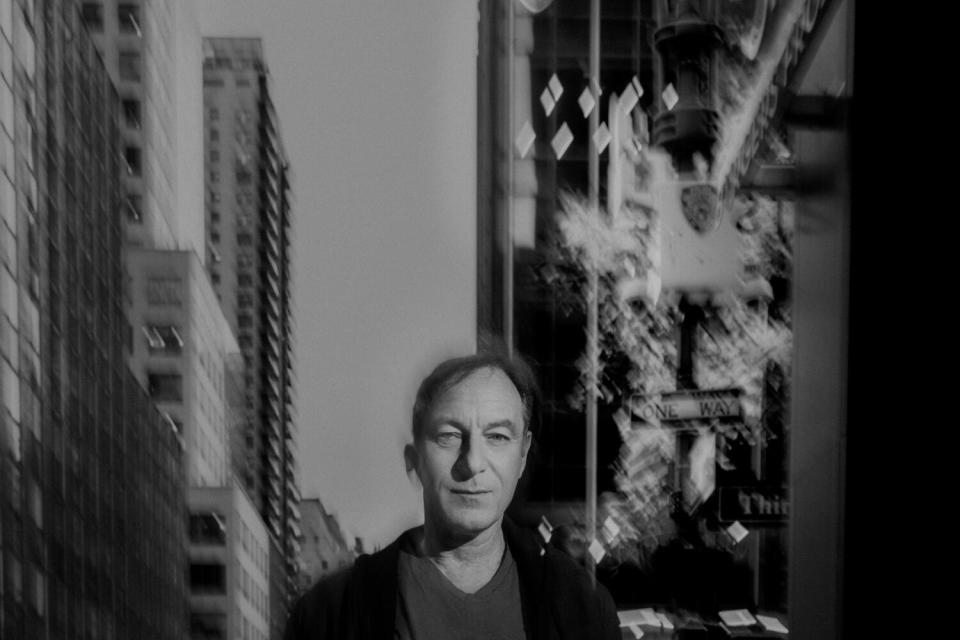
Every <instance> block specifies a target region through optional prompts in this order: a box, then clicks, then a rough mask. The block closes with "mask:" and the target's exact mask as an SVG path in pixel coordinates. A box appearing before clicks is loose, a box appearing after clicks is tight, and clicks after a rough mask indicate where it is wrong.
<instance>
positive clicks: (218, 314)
mask: <svg viewBox="0 0 960 640" xmlns="http://www.w3.org/2000/svg"><path fill="white" fill-rule="evenodd" d="M126 255H127V260H126V263H127V270H128V278H129V280H128V281H129V309H128V312H127V317H128V318H129V319H130V322H131V325H132V329H133V341H132V344H131V348H130V359H129V362H130V369H131V371H132V372H133V374H134V376H135V377H136V378H137V379H138V380H139V381H140V384H141V385H142V386H143V388H144V389H146V390H147V392H148V393H149V394H150V397H151V398H152V399H153V401H154V402H155V403H156V405H157V408H158V409H159V410H160V411H161V413H163V414H164V416H165V417H166V418H167V419H168V420H169V421H170V424H171V425H172V426H173V427H174V428H175V429H176V430H177V432H178V433H180V435H181V437H182V438H183V440H184V442H185V445H186V451H185V455H186V461H185V464H186V466H187V474H186V476H187V477H186V479H187V484H188V485H189V486H190V487H225V486H227V485H229V484H230V481H231V479H232V477H233V471H232V469H231V465H230V444H229V441H230V409H229V407H228V404H227V384H228V382H227V380H228V375H229V369H228V365H229V362H230V360H231V359H232V358H233V356H234V355H235V354H236V353H237V352H238V349H237V341H236V338H234V336H233V332H232V331H231V330H230V327H229V325H228V324H227V321H226V319H225V318H224V316H223V311H222V310H221V308H220V304H219V303H218V302H217V299H216V297H215V295H214V293H213V289H212V287H211V285H210V281H209V280H208V278H207V273H206V271H205V270H204V268H203V265H201V264H200V259H199V258H198V257H197V255H196V253H194V252H193V251H165V250H161V249H143V248H137V247H129V248H127V250H126Z"/></svg>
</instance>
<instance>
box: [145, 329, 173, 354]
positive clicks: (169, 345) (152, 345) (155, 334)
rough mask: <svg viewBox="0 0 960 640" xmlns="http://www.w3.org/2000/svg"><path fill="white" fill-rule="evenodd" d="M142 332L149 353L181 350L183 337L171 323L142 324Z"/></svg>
mask: <svg viewBox="0 0 960 640" xmlns="http://www.w3.org/2000/svg"><path fill="white" fill-rule="evenodd" d="M143 334H144V335H145V336H146V338H147V347H148V348H149V350H150V352H151V353H155V352H163V353H180V352H181V351H182V350H183V338H182V337H180V332H179V331H178V330H177V328H176V327H175V326H173V325H153V324H148V325H144V327H143Z"/></svg>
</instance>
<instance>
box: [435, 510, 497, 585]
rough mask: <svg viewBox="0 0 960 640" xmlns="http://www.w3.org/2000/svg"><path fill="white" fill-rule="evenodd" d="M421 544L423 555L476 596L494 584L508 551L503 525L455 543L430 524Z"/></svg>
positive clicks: (448, 577)
mask: <svg viewBox="0 0 960 640" xmlns="http://www.w3.org/2000/svg"><path fill="white" fill-rule="evenodd" d="M420 542H421V544H420V551H421V553H422V554H423V555H424V556H426V557H428V558H430V560H432V561H433V563H434V564H435V565H436V566H437V568H438V569H440V572H441V573H443V575H444V576H446V577H447V579H448V580H450V582H452V583H453V585H454V586H455V587H457V588H458V589H460V590H461V591H463V592H465V593H476V592H477V591H479V590H480V589H482V588H483V586H484V585H486V584H487V583H488V582H490V580H491V579H492V578H493V576H494V575H495V574H496V573H497V569H499V568H500V563H501V561H502V560H503V552H504V550H505V549H506V542H504V539H503V528H502V525H501V523H500V522H497V523H496V524H494V525H493V526H491V527H490V528H488V529H485V530H484V531H481V532H480V533H478V534H477V535H475V536H473V537H471V538H466V539H451V538H450V537H447V536H444V535H442V533H441V532H439V531H438V530H437V529H436V528H435V527H431V526H430V524H429V523H427V524H425V525H424V527H423V537H422V539H421V541H420Z"/></svg>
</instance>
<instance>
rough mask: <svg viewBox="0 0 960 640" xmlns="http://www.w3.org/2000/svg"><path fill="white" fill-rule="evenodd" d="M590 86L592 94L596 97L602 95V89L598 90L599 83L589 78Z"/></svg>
mask: <svg viewBox="0 0 960 640" xmlns="http://www.w3.org/2000/svg"><path fill="white" fill-rule="evenodd" d="M590 86H591V87H593V93H594V95H597V96H602V95H603V89H601V88H600V83H599V82H597V79H596V78H590Z"/></svg>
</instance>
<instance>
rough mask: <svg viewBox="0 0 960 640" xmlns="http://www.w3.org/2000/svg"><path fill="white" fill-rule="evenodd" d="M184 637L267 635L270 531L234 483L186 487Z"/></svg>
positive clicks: (256, 638) (257, 639)
mask: <svg viewBox="0 0 960 640" xmlns="http://www.w3.org/2000/svg"><path fill="white" fill-rule="evenodd" d="M188 502H189V510H190V519H189V523H190V524H189V536H190V551H189V555H190V568H189V571H188V575H189V580H190V584H189V588H190V637H191V638H248V639H249V640H266V639H267V638H269V637H270V624H269V618H270V603H269V592H270V584H269V579H268V576H269V569H270V551H269V549H270V536H269V535H268V534H267V529H266V527H264V525H263V520H262V519H261V518H260V514H258V513H257V510H256V508H255V507H254V506H253V504H252V503H251V501H250V498H249V497H247V495H246V493H245V492H244V491H243V489H241V488H240V487H237V486H230V487H191V488H190V493H189V498H188Z"/></svg>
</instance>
